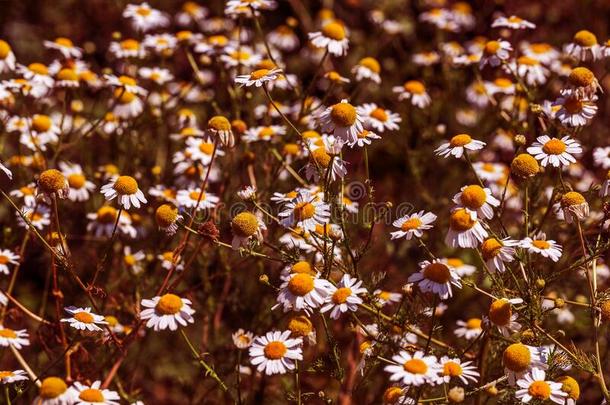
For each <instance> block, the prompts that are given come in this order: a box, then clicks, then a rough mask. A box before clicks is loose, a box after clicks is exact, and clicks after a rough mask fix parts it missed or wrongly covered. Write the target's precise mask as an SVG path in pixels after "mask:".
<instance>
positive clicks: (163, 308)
mask: <svg viewBox="0 0 610 405" xmlns="http://www.w3.org/2000/svg"><path fill="white" fill-rule="evenodd" d="M182 305H183V304H182V299H181V298H180V297H178V296H177V295H174V294H165V295H163V296H162V297H161V298H160V299H159V301H158V302H157V305H156V306H155V311H157V312H158V313H160V314H161V315H174V314H177V313H178V312H180V309H181V308H182Z"/></svg>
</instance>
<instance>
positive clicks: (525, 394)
mask: <svg viewBox="0 0 610 405" xmlns="http://www.w3.org/2000/svg"><path fill="white" fill-rule="evenodd" d="M545 377H546V374H545V372H544V371H543V370H540V369H538V368H533V369H532V370H531V371H530V372H529V373H527V374H525V375H524V376H523V378H520V379H519V380H517V385H518V386H519V388H520V389H518V390H517V391H516V392H515V397H516V398H517V399H519V400H521V402H523V403H528V402H530V401H531V400H532V399H536V400H540V401H546V400H550V401H552V402H555V403H556V404H560V405H562V404H565V403H566V397H567V396H568V394H567V393H565V392H563V391H562V384H561V383H560V382H554V381H545Z"/></svg>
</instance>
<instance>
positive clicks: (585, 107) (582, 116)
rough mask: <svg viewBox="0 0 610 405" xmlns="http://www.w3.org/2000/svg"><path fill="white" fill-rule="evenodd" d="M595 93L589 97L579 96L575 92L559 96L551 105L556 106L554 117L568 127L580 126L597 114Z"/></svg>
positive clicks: (587, 122)
mask: <svg viewBox="0 0 610 405" xmlns="http://www.w3.org/2000/svg"><path fill="white" fill-rule="evenodd" d="M596 101H597V96H596V95H591V96H590V97H579V96H577V95H576V94H572V95H566V96H565V97H559V98H558V99H557V100H556V101H555V102H554V103H553V104H552V105H553V107H556V108H557V107H558V108H559V110H558V111H557V112H556V113H555V117H556V118H557V119H558V120H559V121H561V123H562V124H563V125H566V126H570V127H582V126H585V125H587V124H589V122H591V120H592V119H593V117H595V114H597V105H596V104H595V102H596Z"/></svg>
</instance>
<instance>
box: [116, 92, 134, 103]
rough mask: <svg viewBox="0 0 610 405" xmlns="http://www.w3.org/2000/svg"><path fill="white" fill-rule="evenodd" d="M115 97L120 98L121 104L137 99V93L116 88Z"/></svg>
mask: <svg viewBox="0 0 610 405" xmlns="http://www.w3.org/2000/svg"><path fill="white" fill-rule="evenodd" d="M114 97H115V98H117V99H118V101H119V103H121V104H129V103H131V102H132V101H133V100H135V99H136V95H135V94H133V93H131V92H129V91H125V90H123V89H115V90H114Z"/></svg>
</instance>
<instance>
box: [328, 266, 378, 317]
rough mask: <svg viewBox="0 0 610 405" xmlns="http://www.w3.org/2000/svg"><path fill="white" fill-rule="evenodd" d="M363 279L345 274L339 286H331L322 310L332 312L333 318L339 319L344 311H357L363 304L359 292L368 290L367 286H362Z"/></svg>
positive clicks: (362, 292)
mask: <svg viewBox="0 0 610 405" xmlns="http://www.w3.org/2000/svg"><path fill="white" fill-rule="evenodd" d="M361 285H362V281H361V280H357V279H355V278H353V277H351V276H350V275H349V274H344V275H343V278H341V281H340V282H339V283H338V284H337V286H336V287H335V286H333V285H331V286H330V291H329V296H328V298H327V302H326V303H325V304H324V305H323V306H322V308H321V309H320V312H322V313H324V312H328V311H331V312H330V317H331V318H332V319H339V316H341V314H342V313H345V312H347V311H352V312H354V311H356V310H357V309H358V305H359V304H362V298H360V297H359V296H358V295H359V294H364V293H366V292H367V289H366V288H363V287H361Z"/></svg>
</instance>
